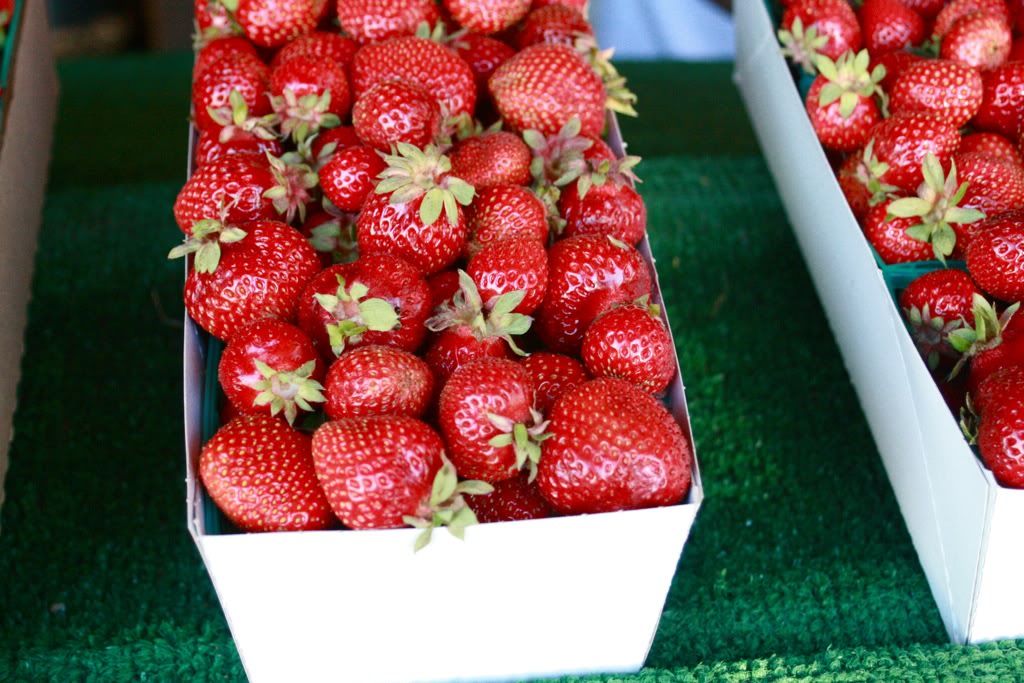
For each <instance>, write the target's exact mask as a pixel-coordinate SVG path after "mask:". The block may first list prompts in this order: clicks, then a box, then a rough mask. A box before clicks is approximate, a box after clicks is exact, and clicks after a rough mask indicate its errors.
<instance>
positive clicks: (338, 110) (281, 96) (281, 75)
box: [270, 57, 352, 143]
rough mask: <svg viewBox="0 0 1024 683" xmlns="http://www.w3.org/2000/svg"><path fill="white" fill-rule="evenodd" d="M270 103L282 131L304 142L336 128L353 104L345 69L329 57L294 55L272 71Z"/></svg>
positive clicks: (296, 140) (299, 141)
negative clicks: (323, 131)
mask: <svg viewBox="0 0 1024 683" xmlns="http://www.w3.org/2000/svg"><path fill="white" fill-rule="evenodd" d="M270 102H271V106H272V107H273V108H274V111H275V112H276V113H277V115H278V117H279V118H280V120H281V133H282V134H283V135H285V136H291V138H292V139H293V140H295V142H296V143H302V142H303V141H304V140H305V139H306V138H308V137H309V136H310V135H316V134H317V133H318V132H319V131H320V130H323V129H327V128H336V127H337V126H340V125H341V120H342V118H343V117H345V116H346V115H347V114H348V112H349V110H350V109H351V107H352V100H351V95H350V94H349V85H348V77H346V76H345V71H344V69H342V68H341V66H339V65H338V64H337V63H336V62H334V61H333V60H331V59H329V58H327V57H321V58H316V57H294V58H292V59H290V60H288V61H286V62H284V63H283V64H281V65H280V66H278V67H277V68H276V69H274V71H273V72H271V74H270Z"/></svg>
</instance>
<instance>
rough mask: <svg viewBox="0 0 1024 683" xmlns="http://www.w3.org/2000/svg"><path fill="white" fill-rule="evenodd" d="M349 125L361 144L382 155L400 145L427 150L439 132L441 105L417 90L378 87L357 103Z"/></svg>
mask: <svg viewBox="0 0 1024 683" xmlns="http://www.w3.org/2000/svg"><path fill="white" fill-rule="evenodd" d="M352 123H353V125H354V126H355V129H356V135H358V136H359V139H360V140H362V141H363V142H364V143H366V144H368V145H370V146H371V147H376V148H377V149H379V150H381V151H382V152H387V151H389V150H390V149H391V146H392V145H394V144H397V143H399V142H407V143H409V144H410V145H413V146H415V147H426V146H427V145H429V144H430V143H431V142H433V141H434V140H435V139H436V138H437V137H438V135H439V134H440V132H441V105H440V104H438V102H437V100H436V99H434V97H433V96H432V95H431V94H430V93H428V92H427V91H426V90H424V89H423V88H420V87H419V86H415V85H410V84H408V83H399V82H386V83H378V84H377V85H375V86H373V87H372V88H370V89H369V90H367V91H366V92H364V93H363V94H362V95H360V97H359V99H358V100H356V106H355V108H354V109H353V110H352Z"/></svg>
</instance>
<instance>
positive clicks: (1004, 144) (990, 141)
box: [957, 132, 1024, 166]
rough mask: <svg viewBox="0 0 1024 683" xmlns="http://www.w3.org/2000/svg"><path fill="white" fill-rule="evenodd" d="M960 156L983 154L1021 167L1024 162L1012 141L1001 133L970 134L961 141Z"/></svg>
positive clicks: (958, 151) (958, 150)
mask: <svg viewBox="0 0 1024 683" xmlns="http://www.w3.org/2000/svg"><path fill="white" fill-rule="evenodd" d="M957 153H958V154H981V155H983V156H989V157H993V158H995V159H1001V160H1003V161H1008V162H1010V163H1013V164H1017V165H1018V166H1021V165H1022V164H1024V160H1022V159H1021V156H1020V152H1019V151H1018V150H1017V148H1016V147H1015V146H1014V144H1013V143H1012V142H1010V140H1008V139H1007V138H1005V137H1004V136H1002V135H1000V134H999V133H985V132H981V133H969V134H967V135H965V136H963V138H962V139H961V140H960V147H959V148H958V149H957Z"/></svg>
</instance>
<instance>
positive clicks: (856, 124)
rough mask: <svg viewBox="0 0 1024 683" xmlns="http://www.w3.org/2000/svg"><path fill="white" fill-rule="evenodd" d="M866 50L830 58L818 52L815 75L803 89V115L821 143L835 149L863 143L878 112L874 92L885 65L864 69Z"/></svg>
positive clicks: (878, 117)
mask: <svg viewBox="0 0 1024 683" xmlns="http://www.w3.org/2000/svg"><path fill="white" fill-rule="evenodd" d="M869 60H870V56H869V55H868V53H867V51H866V50H861V51H860V52H858V53H857V54H856V55H855V54H854V53H853V52H852V51H850V52H847V53H845V54H844V55H843V56H842V57H840V58H839V60H838V61H835V62H833V61H832V60H831V59H829V58H828V57H826V56H824V55H818V59H817V62H816V64H817V67H818V72H819V75H818V77H817V78H815V79H814V83H812V84H811V88H810V90H808V92H807V99H806V102H805V104H806V109H807V115H808V116H809V117H810V119H811V124H812V125H813V126H814V132H815V133H816V134H817V136H818V139H819V140H820V141H821V144H822V145H823V146H824V147H825V148H827V149H830V150H834V151H837V152H852V151H854V150H856V149H859V148H860V147H861V146H863V145H864V144H865V143H867V141H868V138H869V136H870V135H871V130H872V128H873V127H874V125H875V124H876V123H878V122H879V121H881V119H882V115H881V112H880V111H879V107H878V104H877V103H876V102H875V96H876V95H880V94H881V89H880V88H879V86H878V83H879V82H880V81H881V80H882V79H883V78H884V77H885V67H882V66H876V67H875V68H874V69H872V70H871V71H868V66H869Z"/></svg>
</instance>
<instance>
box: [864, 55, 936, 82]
mask: <svg viewBox="0 0 1024 683" xmlns="http://www.w3.org/2000/svg"><path fill="white" fill-rule="evenodd" d="M923 59H924V58H923V57H921V56H919V55H915V54H914V53H913V52H904V51H903V50H897V51H896V52H886V53H884V54H881V55H876V56H875V57H874V58H873V59H872V62H874V65H875V66H876V67H877V66H881V67H884V68H885V77H884V78H883V79H882V82H881V83H880V84H879V85H881V86H882V92H886V93H888V92H890V91H891V90H892V87H893V86H894V85H895V84H896V81H897V80H899V77H900V76H901V75H903V72H904V71H906V70H907V69H909V68H910V66H911V65H913V64H916V63H917V62H920V61H922V60H923Z"/></svg>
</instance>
